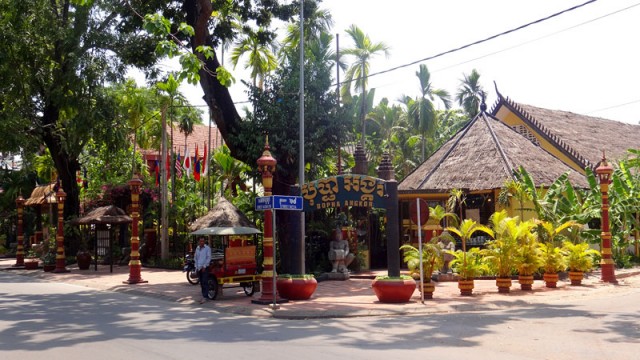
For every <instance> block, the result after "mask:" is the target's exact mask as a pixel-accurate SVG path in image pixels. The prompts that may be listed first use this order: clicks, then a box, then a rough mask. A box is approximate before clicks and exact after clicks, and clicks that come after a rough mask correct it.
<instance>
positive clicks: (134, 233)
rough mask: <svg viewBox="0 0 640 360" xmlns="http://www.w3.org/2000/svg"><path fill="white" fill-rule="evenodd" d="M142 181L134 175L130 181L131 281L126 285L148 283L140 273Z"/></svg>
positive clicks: (126, 282)
mask: <svg viewBox="0 0 640 360" xmlns="http://www.w3.org/2000/svg"><path fill="white" fill-rule="evenodd" d="M141 186H142V180H140V178H138V176H137V175H134V177H133V179H131V180H129V189H131V219H132V223H131V256H130V260H129V279H128V280H127V281H123V283H124V284H131V285H132V284H140V283H147V282H148V281H146V280H142V277H141V275H140V271H141V270H142V263H141V262H140V238H139V237H138V221H139V220H140V187H141Z"/></svg>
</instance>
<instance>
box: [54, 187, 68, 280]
mask: <svg viewBox="0 0 640 360" xmlns="http://www.w3.org/2000/svg"><path fill="white" fill-rule="evenodd" d="M66 198H67V194H66V193H65V192H64V190H62V186H60V187H59V188H58V192H57V193H56V202H57V203H58V230H57V231H56V268H55V269H54V270H53V272H54V273H66V272H69V270H67V268H66V265H67V264H66V261H67V258H66V256H65V254H64V201H65V199H66Z"/></svg>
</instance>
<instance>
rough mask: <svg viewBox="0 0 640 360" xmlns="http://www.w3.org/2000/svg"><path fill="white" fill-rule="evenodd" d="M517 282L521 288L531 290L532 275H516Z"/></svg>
mask: <svg viewBox="0 0 640 360" xmlns="http://www.w3.org/2000/svg"><path fill="white" fill-rule="evenodd" d="M518 282H519V283H520V289H521V290H527V291H529V290H531V288H532V285H533V275H518Z"/></svg>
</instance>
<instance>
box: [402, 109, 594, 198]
mask: <svg viewBox="0 0 640 360" xmlns="http://www.w3.org/2000/svg"><path fill="white" fill-rule="evenodd" d="M520 165H522V166H523V167H525V168H526V169H527V171H528V172H529V174H530V175H531V177H532V178H533V180H534V181H535V183H536V185H538V186H548V185H550V184H551V183H552V182H553V181H555V180H556V179H557V178H558V177H559V176H560V175H562V174H563V173H565V172H569V180H570V181H571V183H572V184H573V185H574V186H578V187H587V182H586V179H585V177H584V176H583V175H581V174H580V173H578V172H577V171H575V170H573V169H572V168H570V167H569V166H567V165H566V164H564V163H563V162H562V161H560V160H558V159H557V158H555V157H554V156H553V155H551V154H550V153H548V152H547V151H546V150H544V149H542V148H541V147H539V146H536V145H534V144H533V143H532V142H531V141H529V140H527V139H526V138H525V137H523V136H522V135H520V134H519V133H517V132H516V131H515V130H513V129H511V128H510V127H509V126H507V125H505V124H503V123H502V122H501V121H499V120H498V119H496V118H494V117H492V116H491V115H489V114H487V113H481V114H480V115H478V116H476V117H475V118H474V119H473V120H471V121H470V122H469V124H467V125H466V126H465V127H464V128H463V129H461V130H460V131H459V132H458V133H457V134H456V135H455V136H454V137H453V138H452V139H450V140H449V141H448V142H446V143H445V144H444V145H443V146H442V147H441V148H440V149H438V150H437V151H436V152H435V153H434V154H433V155H432V156H431V157H429V158H428V159H427V160H426V161H425V162H423V163H422V164H421V165H420V166H419V167H418V168H416V169H415V170H414V171H413V172H412V173H411V174H409V175H408V176H407V177H406V178H405V179H404V180H402V182H400V184H399V185H398V190H399V191H400V192H405V193H407V192H414V191H419V192H425V191H427V192H447V191H449V190H451V189H454V188H458V189H464V190H466V191H479V190H491V189H499V188H501V187H502V185H503V184H504V182H505V180H507V179H511V178H512V176H513V171H514V170H516V169H517V168H518V167H519V166H520Z"/></svg>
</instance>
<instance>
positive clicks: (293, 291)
mask: <svg viewBox="0 0 640 360" xmlns="http://www.w3.org/2000/svg"><path fill="white" fill-rule="evenodd" d="M317 287H318V281H317V280H316V278H315V277H314V276H313V275H311V274H303V275H290V274H279V275H278V279H277V280H276V288H277V289H278V293H279V294H280V296H282V297H283V298H285V299H289V300H308V299H309V298H310V297H311V295H313V293H314V292H315V291H316V288H317Z"/></svg>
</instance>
